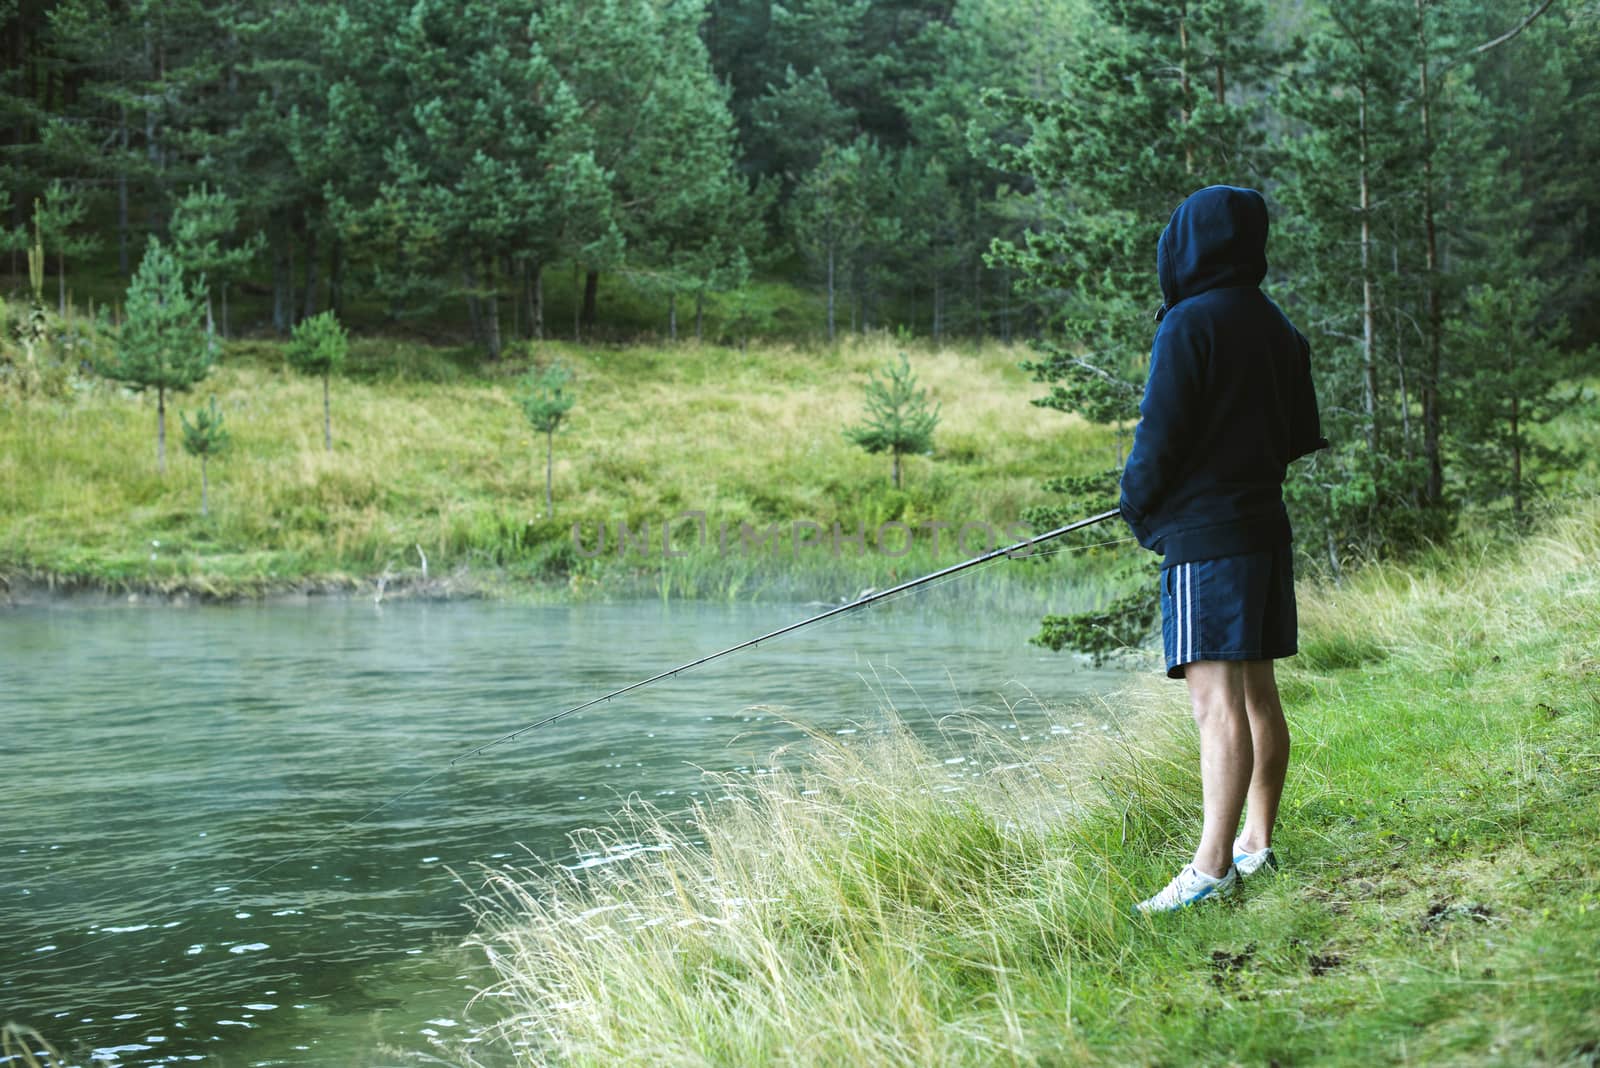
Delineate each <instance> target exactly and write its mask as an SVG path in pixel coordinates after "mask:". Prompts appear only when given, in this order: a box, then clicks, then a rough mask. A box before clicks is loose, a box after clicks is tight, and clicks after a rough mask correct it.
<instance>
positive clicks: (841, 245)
mask: <svg viewBox="0 0 1600 1068" xmlns="http://www.w3.org/2000/svg"><path fill="white" fill-rule="evenodd" d="M889 168H890V165H889V161H888V160H887V159H886V158H885V156H884V153H883V151H882V150H881V149H879V148H878V146H877V145H875V144H873V143H872V142H871V141H869V140H867V139H866V138H860V139H858V140H856V141H855V142H854V143H852V144H849V145H844V146H836V145H829V146H828V147H827V148H826V149H824V150H823V153H822V160H821V162H819V163H818V164H817V166H816V167H815V169H813V170H812V171H811V172H810V173H809V174H807V175H806V176H805V177H804V178H803V179H802V180H801V182H800V185H799V186H798V187H797V188H796V190H795V193H794V197H793V199H792V200H791V201H790V203H789V207H788V211H787V218H788V226H789V230H790V232H791V233H792V234H794V235H795V239H796V242H797V244H798V245H799V246H800V250H801V251H802V252H803V253H804V254H805V256H806V258H807V259H809V260H810V261H811V262H812V263H813V264H814V265H815V267H816V269H817V270H819V271H820V272H821V273H822V276H823V281H824V284H825V286H826V288H827V295H828V303H827V326H828V340H829V341H832V340H834V338H835V337H836V336H837V331H838V298H839V291H840V289H841V287H844V288H845V289H846V292H847V294H848V295H849V296H850V298H851V299H852V302H853V303H852V312H853V311H854V308H855V307H856V306H857V305H859V304H860V303H861V301H862V299H863V296H864V294H863V290H864V289H865V287H866V284H867V281H868V271H869V270H870V268H871V266H872V264H873V262H874V261H875V260H877V259H878V258H879V257H881V256H882V255H883V252H884V250H885V249H887V248H890V247H892V246H893V245H894V243H895V241H896V239H897V238H898V235H899V225H900V224H899V220H898V219H897V218H895V217H894V216H893V215H891V214H890V213H889V212H888V211H887V206H886V200H887V197H888V196H889V195H890V193H891V190H892V177H891V175H892V172H891V171H890V169H889Z"/></svg>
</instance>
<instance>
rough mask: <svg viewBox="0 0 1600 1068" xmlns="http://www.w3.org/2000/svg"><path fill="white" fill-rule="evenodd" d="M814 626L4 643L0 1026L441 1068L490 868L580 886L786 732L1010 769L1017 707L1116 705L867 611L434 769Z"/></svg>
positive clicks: (309, 621) (158, 633)
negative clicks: (1074, 702) (555, 872)
mask: <svg viewBox="0 0 1600 1068" xmlns="http://www.w3.org/2000/svg"><path fill="white" fill-rule="evenodd" d="M815 611H817V606H815V605H799V604H771V603H761V604H706V603H697V602H674V603H663V602H659V601H651V602H639V603H628V604H574V605H555V606H551V605H519V604H504V603H484V602H454V603H420V602H398V603H393V604H385V605H382V606H378V605H374V604H372V603H371V602H368V601H359V600H332V601H310V602H305V603H287V602H280V603H269V604H254V605H228V606H217V605H194V606H190V607H175V606H170V605H145V604H87V603H82V602H76V601H72V600H67V601H59V602H53V603H45V604H38V605H32V606H24V607H14V608H11V609H7V610H4V611H0V724H3V727H4V732H5V734H4V741H3V743H0V751H3V752H4V754H5V759H4V772H5V780H6V785H5V791H4V795H3V796H4V800H3V802H0V805H3V811H4V817H3V819H0V855H3V856H4V857H5V859H6V863H5V867H4V870H3V872H0V1021H4V1020H10V1021H13V1022H16V1023H19V1024H24V1025H27V1026H30V1027H33V1028H35V1029H37V1030H38V1031H39V1032H40V1033H41V1034H42V1035H43V1036H44V1037H45V1038H47V1039H49V1040H50V1041H51V1042H53V1043H54V1044H55V1046H56V1047H57V1048H58V1049H59V1050H60V1051H61V1052H62V1053H63V1054H64V1055H65V1056H66V1058H67V1063H69V1064H73V1065H83V1066H90V1065H100V1066H108V1065H126V1066H132V1065H149V1064H187V1063H203V1064H206V1065H216V1066H223V1068H230V1066H244V1065H340V1066H356V1068H359V1066H362V1065H378V1064H401V1063H434V1064H437V1063H440V1061H438V1060H433V1059H431V1058H433V1057H443V1058H445V1061H446V1062H448V1061H449V1053H450V1049H451V1048H452V1046H453V1045H454V1044H456V1043H461V1042H468V1043H471V1042H473V1041H475V1039H476V1036H477V1035H478V1032H479V1031H481V1029H483V1028H484V1027H486V1026H488V1025H490V1024H492V1023H493V1021H494V1014H493V1003H492V1000H485V1001H480V1002H478V1003H477V1004H476V1005H475V1006H474V1007H473V1008H472V1009H471V1011H469V1009H468V1002H469V1000H470V999H471V997H472V994H473V993H474V992H475V991H476V990H478V989H479V988H480V987H481V986H482V985H483V984H484V983H486V982H488V981H490V979H491V978H492V977H491V976H489V974H488V973H487V971H486V969H485V968H484V967H483V966H482V965H481V963H480V962H479V961H478V960H477V959H476V958H475V957H474V956H473V955H472V954H471V953H469V952H468V951H467V950H464V949H462V948H461V943H462V940H463V938H464V937H465V936H466V935H468V934H469V933H470V932H471V930H472V928H473V925H474V920H473V916H472V914H471V912H470V910H469V908H468V905H469V902H470V894H469V890H468V887H467V885H464V883H465V884H471V883H473V882H474V881H475V880H474V876H475V873H477V872H480V871H481V870H482V867H483V866H494V865H519V864H521V863H524V862H526V861H527V859H528V858H529V855H530V854H532V855H534V856H538V857H541V858H549V859H554V860H557V861H560V862H563V863H583V862H584V861H585V860H586V859H589V858H586V857H584V856H582V855H580V854H579V853H577V852H575V851H574V848H573V846H572V845H571V844H570V842H569V840H568V837H567V836H568V834H569V833H571V832H572V831H574V830H577V829H580V828H583V827H586V826H594V825H596V824H601V823H604V822H605V820H606V816H607V813H608V812H609V811H612V810H614V809H615V808H616V807H617V806H618V804H619V802H620V800H621V799H622V798H623V797H625V796H628V795H631V794H636V795H639V796H641V797H643V798H644V799H646V800H648V801H651V802H652V803H655V804H657V805H658V806H662V807H665V808H669V809H670V808H673V807H676V806H680V805H683V804H685V803H687V802H688V801H689V800H690V799H691V798H693V797H695V796H697V795H699V794H700V793H701V792H702V791H703V790H704V789H705V786H704V783H703V782H702V774H703V772H704V771H717V772H728V771H738V770H740V769H751V768H758V767H760V766H761V765H762V762H763V761H764V760H766V759H768V758H769V757H770V754H771V753H772V751H773V750H774V749H775V748H776V747H777V746H779V745H781V744H783V743H785V742H788V741H792V740H794V739H795V738H796V737H798V736H799V732H798V731H797V730H796V728H794V727H793V726H792V725H791V723H790V722H789V721H791V720H792V721H794V722H798V723H803V724H806V725H808V726H811V727H814V728H818V729H822V730H826V731H834V732H852V731H858V732H861V733H862V734H863V735H865V734H870V732H871V731H872V730H873V728H874V726H875V725H881V724H882V723H883V714H884V709H885V708H887V707H888V706H890V705H893V706H894V708H895V709H896V710H897V713H896V714H897V715H899V716H900V717H901V718H902V719H904V720H905V721H907V722H909V723H910V724H911V725H912V726H913V727H914V728H915V729H918V730H922V731H926V732H929V733H932V732H933V731H934V730H935V723H936V721H937V719H938V718H939V717H942V716H944V715H946V714H947V713H950V712H953V711H955V710H957V709H958V708H968V709H971V708H980V709H989V710H991V711H989V712H988V713H986V715H987V716H988V717H989V718H991V719H992V720H993V721H994V723H995V724H996V725H997V726H1000V727H1001V728H1002V729H1009V730H1016V731H1017V732H1018V733H1019V735H1021V734H1026V733H1027V732H1028V731H1029V730H1030V729H1038V728H1039V727H1040V725H1041V724H1042V723H1043V722H1044V716H1043V713H1042V710H1041V709H1040V708H1039V707H1038V705H1037V703H1036V702H1035V701H1034V696H1035V695H1037V697H1038V698H1039V699H1041V700H1044V701H1045V702H1047V703H1050V704H1059V702H1061V701H1063V700H1066V699H1069V698H1071V697H1073V696H1076V695H1083V694H1088V693H1092V692H1096V691H1104V690H1105V689H1107V688H1109V687H1110V686H1112V685H1114V683H1115V680H1116V679H1117V677H1118V676H1117V675H1115V674H1114V673H1111V672H1095V671H1089V670H1087V669H1085V668H1083V667H1082V666H1080V665H1078V664H1077V662H1076V661H1075V660H1073V659H1071V658H1068V657H1064V656H1058V655H1055V654H1049V653H1046V652H1043V651H1041V650H1039V649H1036V648H1033V647H1030V646H1028V645H1026V644H1025V639H1026V638H1027V636H1028V635H1029V634H1031V633H1032V632H1033V630H1034V628H1035V626H1036V621H1037V615H1038V613H1037V611H1036V610H1025V611H1018V612H1003V613H994V612H987V611H986V612H982V613H980V612H978V611H977V610H976V609H968V610H963V609H962V608H961V607H960V606H959V604H956V603H953V602H951V601H950V600H949V599H946V600H945V601H944V602H942V603H939V604H937V605H932V606H930V605H928V604H921V603H918V602H915V601H907V602H901V603H897V604H884V605H874V606H871V607H869V608H868V609H865V610H863V611H860V612H856V613H852V614H850V615H847V616H844V617H842V618H838V619H835V620H830V621H828V622H826V623H824V624H821V625H818V626H815V627H811V628H807V629H805V630H802V631H800V632H797V633H795V634H793V635H789V636H786V637H784V638H782V639H778V640H776V641H774V642H772V643H769V644H764V645H762V646H760V647H758V648H756V649H752V650H748V651H745V652H741V653H739V654H736V655H734V656H731V657H728V658H726V659H724V660H720V661H717V662H716V663H714V664H711V665H708V666H706V667H703V668H700V669H697V670H695V671H693V672H691V673H687V674H684V675H682V676H678V677H676V678H673V679H670V680H667V681H665V682H662V683H660V684H657V685H655V686H652V687H650V688H648V689H646V690H643V691H641V692H639V693H637V694H634V695H629V696H628V697H625V698H621V699H618V700H616V701H613V702H609V703H607V704H603V705H600V706H597V707H596V708H593V709H591V710H588V711H586V712H583V713H580V714H578V715H574V716H571V717H568V718H566V719H563V720H561V721H559V722H557V723H553V724H550V725H549V726H547V727H545V728H543V729H541V730H538V731H535V732H532V733H530V734H528V735H526V736H524V737H522V738H520V739H518V740H516V741H514V742H510V743H507V744H505V745H501V746H497V747H494V748H492V749H489V750H488V751H486V752H483V753H480V754H478V755H476V756H474V757H472V758H471V759H468V760H464V761H462V762H461V763H460V764H459V765H457V766H454V767H451V766H450V761H451V760H452V758H454V757H456V756H459V755H461V754H462V753H465V752H467V751H468V750H471V749H472V748H473V747H475V746H478V745H480V744H482V743H483V742H486V741H489V740H492V739H495V738H497V737H500V736H503V735H505V734H507V733H508V732H511V731H514V730H516V729H517V728H519V727H522V726H525V725H526V724H528V723H530V722H533V721H535V720H537V719H539V718H541V717H543V716H545V715H548V714H550V713H551V712H554V711H560V710H561V709H564V708H567V707H570V706H571V705H574V704H577V703H579V702H580V701H583V700H585V699H587V698H589V697H592V696H595V695H597V694H599V693H603V692H606V691H608V690H611V689H614V688H616V687H619V686H623V685H625V684H627V683H629V682H632V681H635V680H637V679H639V678H641V677H643V676H646V675H650V674H653V673H654V672H655V671H657V670H660V669H662V668H665V667H669V666H672V665H675V664H678V663H681V662H684V661H687V660H690V659H693V658H695V657H697V656H699V655H701V654H703V653H705V652H708V651H711V650H714V649H719V648H722V647H724V646H727V645H730V644H733V643H735V642H738V641H741V640H743V639H745V638H747V637H750V636H752V635H754V634H758V633H763V632H765V631H766V630H769V629H772V628H774V627H777V626H780V625H783V624H785V623H788V622H792V621H794V620H796V619H799V618H803V617H805V616H808V615H811V614H813V613H814V612H815ZM979 615H981V616H982V618H981V619H980V618H978V616H979ZM1008 706H1012V710H1011V711H1008V710H1007V709H1008ZM430 777H431V778H430ZM424 782H425V785H422V786H421V787H420V788H417V787H418V785H419V784H422V783H424ZM414 788H415V789H414ZM407 791H411V792H409V793H406V792H407ZM402 793H405V794H406V796H404V797H402V798H400V799H399V800H394V799H395V798H396V797H397V795H401V794H402ZM363 817H364V818H363ZM355 821H359V822H355ZM481 1056H483V1057H484V1058H485V1059H486V1061H487V1062H488V1063H495V1061H494V1053H493V1050H492V1048H490V1047H488V1046H485V1047H483V1052H482V1054H481ZM0 1063H4V1061H3V1059H0Z"/></svg>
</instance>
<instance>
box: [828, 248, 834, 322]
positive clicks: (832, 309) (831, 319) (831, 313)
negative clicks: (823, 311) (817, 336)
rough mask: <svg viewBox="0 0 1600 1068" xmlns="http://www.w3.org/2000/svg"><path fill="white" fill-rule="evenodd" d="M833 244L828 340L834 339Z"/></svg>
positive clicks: (829, 260) (829, 276) (829, 266)
mask: <svg viewBox="0 0 1600 1068" xmlns="http://www.w3.org/2000/svg"><path fill="white" fill-rule="evenodd" d="M833 314H834V287H833V245H832V244H829V245H828V340H829V341H830V342H832V341H833V333H834V331H833V324H834V318H833Z"/></svg>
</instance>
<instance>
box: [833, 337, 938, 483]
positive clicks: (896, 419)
mask: <svg viewBox="0 0 1600 1068" xmlns="http://www.w3.org/2000/svg"><path fill="white" fill-rule="evenodd" d="M884 373H885V375H886V377H885V378H879V377H878V376H877V374H876V373H874V374H872V375H871V376H869V378H868V380H867V388H866V397H867V418H866V420H865V421H864V422H862V423H859V424H857V425H855V426H852V427H849V428H847V429H846V430H845V432H844V436H845V437H846V438H847V439H848V440H849V441H851V442H853V443H854V444H856V445H859V446H861V447H862V448H863V449H866V450H867V451H868V452H870V453H874V454H876V453H880V452H886V453H888V454H889V456H890V482H891V484H892V485H893V486H894V488H895V489H899V488H900V482H901V479H900V457H902V456H906V455H910V454H913V453H924V452H930V451H932V449H933V431H934V428H935V427H937V426H938V425H939V405H938V404H937V403H935V402H933V401H931V400H930V399H929V396H928V391H927V390H925V389H918V388H917V379H916V376H915V375H914V374H912V373H911V361H910V360H909V359H908V358H907V357H906V354H905V353H903V352H902V353H901V354H900V361H899V362H898V363H892V364H890V365H889V366H888V367H886V368H884Z"/></svg>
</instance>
